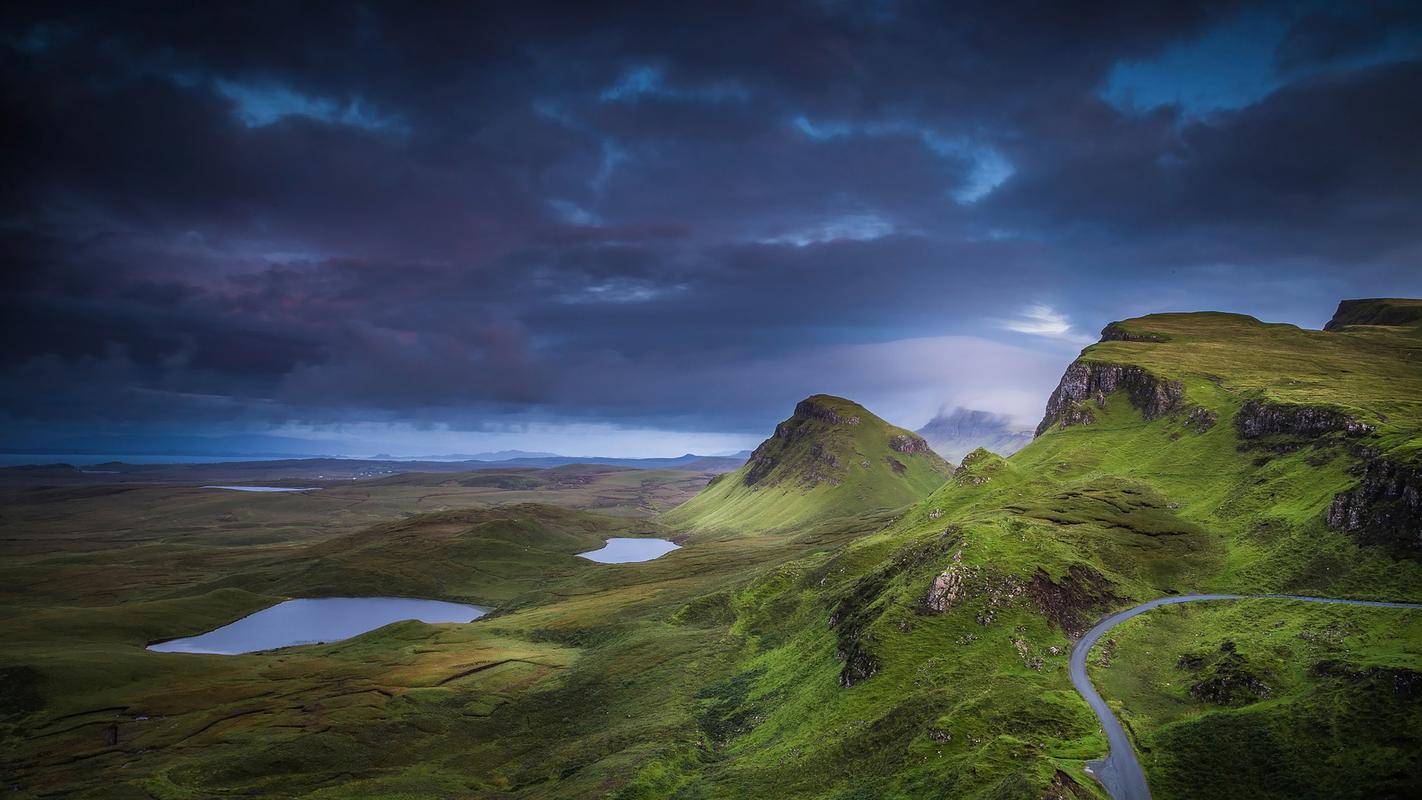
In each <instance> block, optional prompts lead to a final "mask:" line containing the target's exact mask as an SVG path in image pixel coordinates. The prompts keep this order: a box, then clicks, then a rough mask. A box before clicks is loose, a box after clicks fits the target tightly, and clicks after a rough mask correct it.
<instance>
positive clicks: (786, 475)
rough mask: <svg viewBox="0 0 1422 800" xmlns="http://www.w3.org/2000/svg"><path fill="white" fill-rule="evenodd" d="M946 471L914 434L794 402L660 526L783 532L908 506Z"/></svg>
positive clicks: (822, 398)
mask: <svg viewBox="0 0 1422 800" xmlns="http://www.w3.org/2000/svg"><path fill="white" fill-rule="evenodd" d="M949 473H950V468H949V466H948V464H947V462H945V461H944V460H943V459H942V458H941V457H940V456H938V455H937V454H936V453H934V452H933V451H932V450H930V449H929V447H928V444H927V443H926V442H924V440H923V438H922V437H920V436H919V435H918V434H916V433H913V432H912V431H907V430H904V429H903V428H899V427H895V426H893V425H890V424H889V423H887V422H885V421H884V420H882V419H880V418H878V417H876V416H874V415H873V414H871V413H870V412H869V411H868V410H866V409H865V408H864V407H863V406H861V405H859V404H857V403H853V402H850V401H849V400H845V399H843V398H840V397H832V396H830V395H824V394H817V395H815V396H813V397H809V398H806V399H805V400H802V401H800V403H799V404H798V405H796V406H795V413H794V414H793V415H792V416H791V417H790V418H789V419H787V420H785V421H784V422H782V423H780V424H779V425H778V426H776V428H775V435H774V436H772V437H770V438H769V439H766V440H765V441H764V442H762V443H761V445H760V446H759V447H757V448H756V449H755V452H754V453H752V454H751V457H750V460H749V461H747V462H746V465H745V466H744V467H741V468H740V469H738V470H736V471H735V472H729V473H726V474H724V475H720V476H718V477H716V478H715V479H713V480H712V481H711V483H710V485H709V486H707V488H706V490H705V491H703V492H702V493H701V494H699V495H697V496H696V497H694V498H692V499H691V500H688V501H687V502H686V503H684V504H683V505H681V506H679V507H678V508H676V509H674V510H673V511H672V512H671V513H669V514H667V515H666V517H665V521H666V522H667V523H668V524H671V525H676V526H679V527H683V528H686V529H688V530H712V529H720V530H731V531H759V530H768V529H774V528H785V527H790V526H794V525H802V524H805V523H808V522H812V521H816V520H823V519H826V518H831V517H846V516H851V515H854V514H860V513H863V512H865V511H871V510H876V509H885V508H898V507H899V506H903V505H907V504H909V503H912V502H915V501H917V500H920V499H922V498H923V497H925V496H926V495H927V494H928V493H929V492H932V491H933V490H934V489H936V488H938V487H939V486H941V485H942V484H943V482H944V481H945V480H946V479H947V477H948V475H949Z"/></svg>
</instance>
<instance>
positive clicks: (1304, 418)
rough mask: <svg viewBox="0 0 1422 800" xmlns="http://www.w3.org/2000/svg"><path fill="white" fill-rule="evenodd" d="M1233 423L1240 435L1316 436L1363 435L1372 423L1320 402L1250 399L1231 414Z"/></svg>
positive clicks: (1251, 437)
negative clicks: (1298, 402) (1274, 401)
mask: <svg viewBox="0 0 1422 800" xmlns="http://www.w3.org/2000/svg"><path fill="white" fill-rule="evenodd" d="M1234 426H1235V428H1236V429H1237V430H1238V432H1239V438H1241V439H1257V438H1259V437H1262V436H1276V435H1281V434H1282V435H1289V436H1303V437H1307V438H1316V437H1319V436H1326V435H1328V434H1331V433H1343V434H1346V435H1348V436H1364V435H1367V434H1369V433H1372V432H1373V426H1371V425H1368V424H1367V423H1364V422H1359V421H1358V420H1356V419H1354V418H1352V417H1350V416H1348V415H1347V414H1344V413H1343V412H1341V411H1338V410H1336V409H1332V408H1326V407H1323V406H1303V405H1293V404H1288V403H1269V402H1265V401H1263V400H1258V399H1255V400H1250V401H1249V402H1247V403H1245V404H1244V406H1243V407H1242V408H1240V409H1239V413H1237V414H1235V415H1234Z"/></svg>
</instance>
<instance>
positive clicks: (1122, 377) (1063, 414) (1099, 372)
mask: <svg viewBox="0 0 1422 800" xmlns="http://www.w3.org/2000/svg"><path fill="white" fill-rule="evenodd" d="M1118 389H1124V390H1126V393H1127V396H1128V397H1129V398H1130V400H1131V405H1132V406H1134V407H1135V408H1136V409H1137V410H1139V411H1140V412H1141V416H1143V417H1145V418H1146V419H1155V418H1156V417H1162V416H1165V415H1166V414H1170V413H1172V412H1174V411H1175V410H1176V409H1178V408H1179V407H1180V403H1181V400H1182V399H1183V398H1184V396H1185V390H1184V387H1182V386H1181V385H1180V383H1179V382H1178V381H1169V380H1165V379H1163V378H1159V377H1157V376H1155V375H1153V374H1151V373H1150V372H1149V371H1147V370H1145V369H1143V368H1141V367H1138V366H1135V365H1134V364H1111V363H1107V362H1103V361H1084V360H1078V361H1074V362H1072V364H1071V366H1069V367H1067V369H1066V373H1064V374H1063V375H1062V380H1061V383H1059V384H1057V388H1056V390H1055V391H1053V392H1052V396H1051V397H1050V398H1049V399H1048V400H1047V410H1046V414H1045V415H1044V416H1043V417H1042V422H1041V424H1039V425H1038V426H1037V431H1036V435H1037V436H1041V435H1042V434H1043V433H1046V432H1047V430H1048V429H1050V428H1051V427H1052V426H1053V425H1059V426H1060V427H1063V428H1066V427H1069V426H1071V425H1080V424H1090V423H1092V422H1094V421H1095V416H1094V415H1093V414H1092V413H1091V410H1090V409H1089V408H1082V407H1081V405H1080V404H1082V403H1085V402H1087V401H1089V400H1091V401H1095V403H1096V406H1097V407H1098V408H1105V407H1106V398H1107V396H1108V395H1110V394H1111V393H1113V392H1115V391H1117V390H1118Z"/></svg>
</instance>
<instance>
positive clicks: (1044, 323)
mask: <svg viewBox="0 0 1422 800" xmlns="http://www.w3.org/2000/svg"><path fill="white" fill-rule="evenodd" d="M1001 325H1002V327H1003V328H1005V329H1007V330H1009V331H1012V332H1014V333H1025V334H1028V335H1029V336H1042V337H1046V338H1048V339H1059V340H1061V341H1064V342H1072V343H1076V344H1091V343H1093V342H1095V341H1096V340H1095V339H1094V338H1092V337H1090V336H1086V335H1083V334H1080V333H1077V332H1075V331H1074V330H1073V329H1072V326H1071V320H1070V319H1069V318H1068V317H1067V316H1066V315H1065V314H1062V313H1061V312H1059V311H1057V310H1056V309H1054V308H1052V307H1051V306H1049V305H1046V304H1045V303H1036V304H1034V305H1030V306H1026V307H1025V308H1023V309H1022V310H1021V311H1019V312H1017V316H1016V317H1014V318H1012V319H1007V320H1002V322H1001Z"/></svg>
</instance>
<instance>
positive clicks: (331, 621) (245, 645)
mask: <svg viewBox="0 0 1422 800" xmlns="http://www.w3.org/2000/svg"><path fill="white" fill-rule="evenodd" d="M487 613H489V609H487V608H480V607H479V606H469V605H464V604H462V603H447V602H445V601H443V600H417V599H414V598H410V597H317V598H303V599H300V600H287V601H286V602H284V603H277V604H276V605H274V606H272V607H271V608H266V609H263V610H261V611H258V612H257V613H255V614H252V615H251V616H247V617H243V618H242V619H239V620H237V621H236V622H234V623H232V624H230V625H223V626H222V627H221V628H218V629H217V630H215V631H209V632H207V633H204V634H202V635H201V636H190V637H188V638H186V639H173V640H171V641H167V642H159V643H158V644H155V645H150V646H149V647H148V649H149V650H156V651H158V652H161V653H209V654H214V655H224V656H232V655H237V654H239V653H251V652H255V651H257V650H273V649H275V648H278V647H291V646H293V645H298V644H318V643H322V642H338V641H340V640H342V639H349V638H350V637H352V636H357V635H359V634H362V633H365V632H366V631H373V630H375V629H376V628H380V627H383V626H385V625H389V624H390V623H392V622H399V621H400V620H405V619H416V620H419V621H420V622H472V621H474V620H476V619H478V618H479V617H482V616H484V615H485V614H487Z"/></svg>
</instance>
